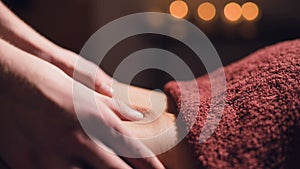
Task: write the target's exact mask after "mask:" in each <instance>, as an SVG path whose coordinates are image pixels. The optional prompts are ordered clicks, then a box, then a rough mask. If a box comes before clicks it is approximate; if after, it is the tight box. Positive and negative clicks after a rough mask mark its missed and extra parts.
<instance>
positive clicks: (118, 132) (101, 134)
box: [89, 102, 164, 169]
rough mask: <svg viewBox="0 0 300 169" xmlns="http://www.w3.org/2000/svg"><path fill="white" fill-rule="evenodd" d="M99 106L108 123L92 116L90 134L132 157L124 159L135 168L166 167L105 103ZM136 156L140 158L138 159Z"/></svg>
mask: <svg viewBox="0 0 300 169" xmlns="http://www.w3.org/2000/svg"><path fill="white" fill-rule="evenodd" d="M99 106H101V108H102V109H101V110H102V115H101V116H102V118H103V117H104V118H105V123H106V124H105V125H103V124H101V123H103V122H102V119H99V117H94V118H91V120H90V121H89V125H90V127H92V128H90V129H93V130H92V132H93V133H89V134H91V135H92V136H93V137H94V138H95V139H96V140H101V142H102V143H104V144H105V145H106V146H108V147H110V148H112V149H113V150H114V152H115V153H116V154H118V155H122V156H127V157H130V158H127V157H124V159H125V160H126V161H127V162H128V163H130V164H131V165H132V166H134V167H135V168H137V167H139V168H157V169H160V168H164V167H163V165H162V164H161V162H160V161H159V160H158V159H157V157H156V156H155V155H154V154H153V153H152V152H151V151H150V149H148V148H147V147H146V146H145V145H144V144H143V143H142V142H141V141H140V140H138V139H136V138H135V137H134V136H133V134H132V133H131V132H129V131H128V130H127V129H126V128H125V126H124V125H123V124H122V123H121V120H120V119H119V118H118V117H117V116H116V115H115V114H114V113H112V112H111V110H110V109H109V108H108V107H106V106H105V105H104V103H102V102H101V103H99ZM99 123H100V124H99ZM96 126H97V127H96ZM95 127H96V128H95ZM99 127H100V128H99ZM97 129H98V131H97ZM136 158H140V159H139V160H137V159H136Z"/></svg>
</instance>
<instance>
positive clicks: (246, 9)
mask: <svg viewBox="0 0 300 169" xmlns="http://www.w3.org/2000/svg"><path fill="white" fill-rule="evenodd" d="M258 14H259V8H258V6H257V5H256V4H255V3H253V2H247V3H245V4H244V5H243V6H242V15H243V17H244V18H245V19H246V20H248V21H253V20H255V19H256V18H257V17H258Z"/></svg>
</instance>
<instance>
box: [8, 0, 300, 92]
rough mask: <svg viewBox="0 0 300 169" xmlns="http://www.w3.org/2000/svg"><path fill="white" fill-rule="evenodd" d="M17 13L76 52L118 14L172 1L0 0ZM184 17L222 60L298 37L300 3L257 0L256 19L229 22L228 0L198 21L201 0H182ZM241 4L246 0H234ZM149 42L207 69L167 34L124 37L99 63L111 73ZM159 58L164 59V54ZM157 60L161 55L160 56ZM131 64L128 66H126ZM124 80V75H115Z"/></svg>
mask: <svg viewBox="0 0 300 169" xmlns="http://www.w3.org/2000/svg"><path fill="white" fill-rule="evenodd" d="M4 2H5V3H6V4H8V5H9V7H10V8H11V9H12V10H13V11H15V12H16V13H17V14H18V15H19V16H20V17H21V18H23V19H24V20H25V21H26V22H28V23H29V24H30V25H32V27H34V28H35V29H36V30H38V31H39V32H40V33H42V34H43V35H45V36H46V37H48V38H50V39H51V40H53V41H54V42H56V43H58V44H59V45H61V46H63V47H66V48H69V49H71V50H73V51H75V52H79V51H80V49H81V47H82V46H83V44H84V43H85V41H86V40H87V39H88V38H89V37H90V36H91V35H92V34H93V33H94V32H95V31H96V30H97V29H98V28H100V27H101V26H103V25H105V24H106V23H108V22H110V21H112V20H114V19H117V18H119V17H121V16H124V15H127V14H132V13H136V12H146V11H157V12H166V13H168V12H169V5H170V3H171V2H172V1H171V0H143V1H141V0H109V1H107V0H4ZM186 2H187V4H188V5H189V14H188V16H187V17H186V18H187V19H188V20H189V21H191V22H192V23H194V24H196V25H197V26H198V27H199V28H200V29H201V30H202V31H204V32H205V33H206V34H207V36H208V37H209V38H210V40H211V41H212V42H213V44H214V46H215V47H216V49H217V51H218V53H219V55H220V57H221V60H222V61H223V64H224V65H227V64H229V63H232V62H234V61H236V60H238V59H240V58H243V57H245V56H247V55H248V54H249V53H251V52H253V51H255V50H257V49H259V48H262V47H264V46H266V45H270V44H273V43H276V42H279V41H283V40H288V39H295V38H299V37H300V31H299V30H300V12H299V10H298V9H297V8H298V7H299V6H300V1H298V0H272V1H261V0H255V1H252V2H255V3H257V4H258V6H259V8H260V15H259V19H257V20H256V21H254V22H246V21H243V20H242V21H239V22H236V23H230V22H228V21H225V20H224V19H222V12H223V11H222V9H223V7H224V6H225V4H227V3H229V2H231V1H228V0H222V1H219V0H210V1H209V2H212V3H214V4H215V5H216V7H217V16H216V17H215V18H214V19H213V21H211V22H203V21H201V20H200V19H199V18H198V17H197V14H196V11H197V6H198V5H199V4H201V3H203V2H205V0H199V1H192V0H186ZM234 2H237V3H239V4H243V3H245V2H246V1H245V0H234ZM147 47H158V48H163V49H166V50H170V51H173V52H174V53H176V54H177V55H178V56H180V57H181V58H182V59H183V60H185V61H186V62H187V63H188V65H189V66H190V67H191V69H192V71H193V72H194V73H195V75H196V76H199V75H202V74H204V73H205V69H204V68H203V66H201V65H202V64H201V62H200V61H199V60H197V59H196V57H195V56H194V54H193V53H192V52H191V51H190V50H189V49H188V48H186V47H185V46H183V45H182V44H180V43H178V42H176V41H174V40H172V39H170V38H166V37H162V36H158V35H156V36H154V35H142V36H135V37H132V38H129V39H126V40H123V41H122V42H120V43H119V44H117V45H116V46H115V47H114V48H112V50H111V51H110V52H109V53H108V55H107V57H106V59H105V60H104V61H103V63H102V65H101V66H102V67H103V69H104V70H105V71H107V72H108V73H109V74H112V73H113V72H114V70H115V68H116V67H117V66H118V63H120V62H121V60H122V59H124V58H125V57H126V56H128V55H129V54H130V53H132V52H134V51H136V50H140V49H143V48H147ZM162 59H163V58H162ZM159 61H160V60H159ZM128 66H130V65H128ZM171 79H172V78H171V77H170V76H168V75H167V74H166V73H163V72H161V71H157V70H148V71H143V72H140V73H139V74H138V75H137V76H136V77H135V78H134V80H133V82H132V83H133V84H135V85H138V86H142V87H146V88H152V89H154V88H160V89H162V88H163V85H164V84H165V83H166V82H167V81H169V80H171ZM118 80H121V81H126V79H118Z"/></svg>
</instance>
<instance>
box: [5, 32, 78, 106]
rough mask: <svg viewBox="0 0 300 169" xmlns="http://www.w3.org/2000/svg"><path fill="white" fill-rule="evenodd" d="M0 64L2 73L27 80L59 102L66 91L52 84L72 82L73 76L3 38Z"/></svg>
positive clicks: (60, 102)
mask: <svg viewBox="0 0 300 169" xmlns="http://www.w3.org/2000/svg"><path fill="white" fill-rule="evenodd" d="M0 65H1V67H2V69H3V70H4V71H1V73H2V74H3V73H7V74H13V76H16V77H18V78H19V79H23V80H25V81H26V82H27V83H29V84H31V85H33V86H34V87H35V88H37V89H38V90H40V92H42V93H43V94H45V95H46V97H48V98H50V99H51V100H53V101H55V102H56V103H57V104H63V102H64V101H63V100H64V99H65V98H64V97H63V96H62V95H61V94H60V93H65V92H66V91H58V89H60V88H55V89H54V88H53V87H51V86H52V85H53V84H56V85H58V86H63V85H66V83H68V84H69V83H72V81H71V78H69V77H68V76H67V75H66V74H64V73H63V72H62V71H61V70H60V69H58V68H56V67H55V66H53V65H51V64H50V63H48V62H46V61H43V60H41V59H39V58H37V57H35V56H33V55H31V54H29V53H26V52H24V51H22V50H20V49H18V48H16V47H14V46H12V45H11V44H9V43H7V42H6V41H4V40H3V39H1V38H0ZM62 77H65V78H62ZM61 79H66V80H61ZM51 83H52V84H51ZM69 90H72V89H69Z"/></svg>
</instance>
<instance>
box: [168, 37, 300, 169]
mask: <svg viewBox="0 0 300 169" xmlns="http://www.w3.org/2000/svg"><path fill="white" fill-rule="evenodd" d="M218 71H220V70H217V71H216V72H213V73H217V72H218ZM224 71H225V74H226V83H227V84H226V86H227V89H226V99H225V107H224V111H223V114H222V117H221V121H220V123H219V125H218V127H217V128H216V130H215V131H214V133H213V134H212V136H211V137H210V138H209V139H208V140H207V141H206V142H204V143H202V144H200V143H199V134H200V133H201V129H202V128H203V125H204V123H205V121H206V117H207V114H208V110H209V108H210V101H211V91H210V81H209V78H208V76H207V75H205V76H202V77H199V78H198V79H197V83H198V88H199V91H200V103H201V104H200V106H199V111H198V115H197V122H196V123H195V124H194V125H193V127H192V129H191V130H190V131H189V134H188V135H187V136H186V137H187V139H188V140H189V143H190V144H191V145H192V147H193V148H194V152H195V154H196V156H197V158H198V161H199V168H202V167H203V168H220V169H221V168H222V169H223V168H299V167H300V149H299V147H300V146H299V145H298V144H300V139H299V138H300V113H299V110H300V82H299V81H300V40H294V41H288V42H283V43H279V44H276V45H273V46H270V47H267V48H265V49H262V50H259V51H257V52H255V53H253V54H251V55H250V56H248V57H246V58H244V59H243V60H241V61H238V62H235V63H233V64H231V65H229V66H226V67H225V68H224ZM179 83H180V85H182V86H184V87H183V88H184V89H183V90H182V91H180V90H179V88H178V84H177V83H176V82H175V81H173V82H169V83H168V84H167V85H166V86H165V91H166V93H167V94H169V95H170V96H171V97H172V98H173V99H174V100H175V102H176V103H177V109H178V110H179V109H180V108H181V107H180V103H181V98H180V95H184V96H186V97H189V99H188V102H185V103H184V104H185V105H188V106H187V108H185V109H184V110H183V111H181V112H182V113H183V115H184V117H183V119H184V121H185V122H186V123H187V124H189V123H190V121H191V120H192V119H190V116H191V113H192V112H191V110H194V109H193V105H195V104H196V102H199V101H197V100H195V99H194V98H196V95H198V94H199V93H198V92H196V91H192V90H191V88H189V85H190V82H179ZM219 92H220V93H222V92H224V91H219ZM215 97H216V98H218V96H215ZM220 99H221V98H220ZM196 105H197V104H196ZM212 120H213V119H212Z"/></svg>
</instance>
